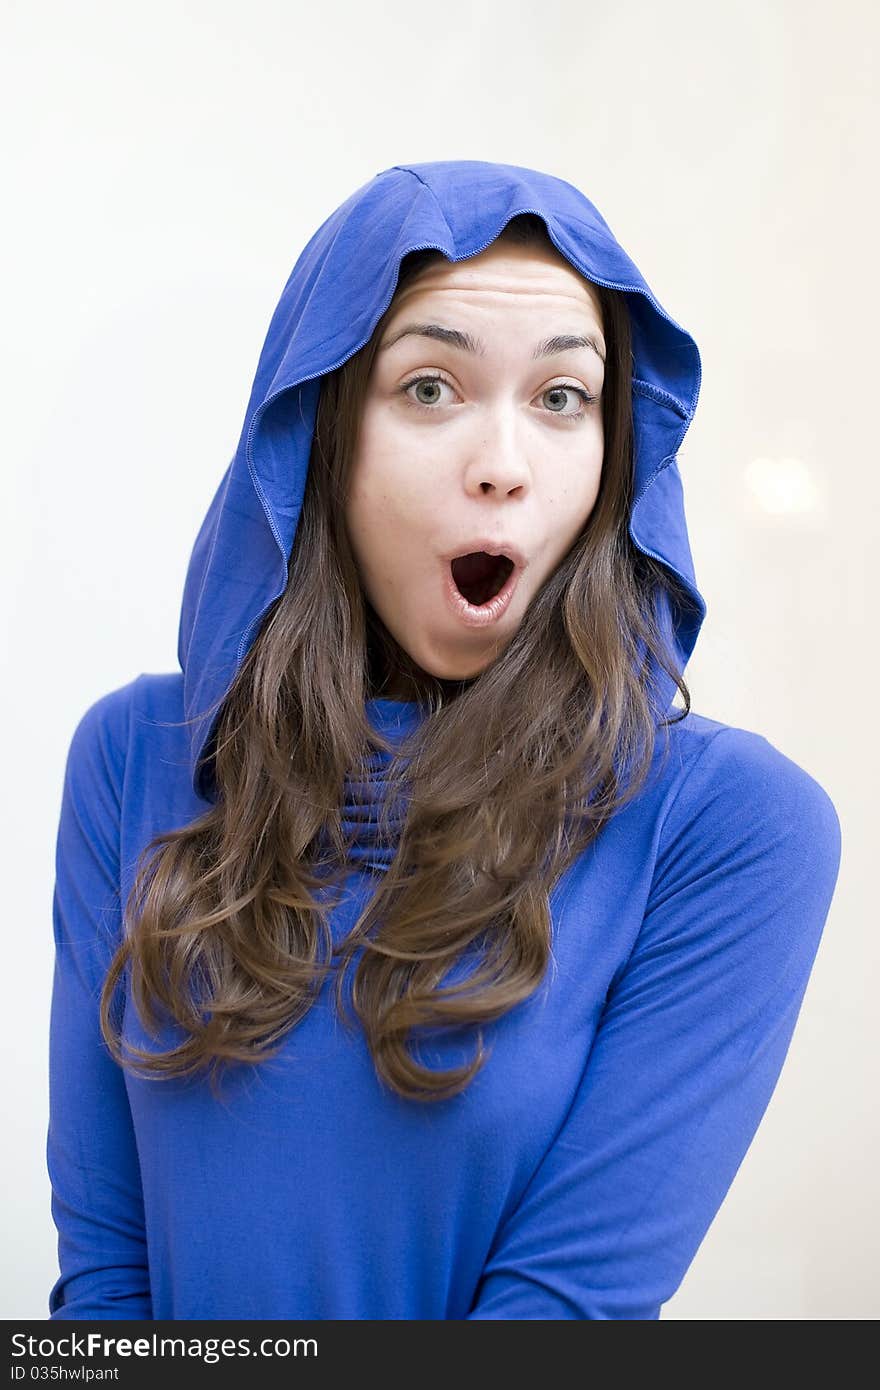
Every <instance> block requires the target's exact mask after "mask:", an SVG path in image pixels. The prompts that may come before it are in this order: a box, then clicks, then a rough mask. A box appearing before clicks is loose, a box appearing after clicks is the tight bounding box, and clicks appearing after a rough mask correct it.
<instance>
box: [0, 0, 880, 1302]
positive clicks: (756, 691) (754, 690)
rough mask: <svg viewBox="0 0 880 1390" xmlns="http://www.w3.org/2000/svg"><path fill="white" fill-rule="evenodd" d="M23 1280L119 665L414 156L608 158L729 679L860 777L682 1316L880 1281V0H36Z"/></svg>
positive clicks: (10, 1203)
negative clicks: (804, 982) (353, 245)
mask: <svg viewBox="0 0 880 1390" xmlns="http://www.w3.org/2000/svg"><path fill="white" fill-rule="evenodd" d="M0 15H2V35H0V40H2V42H0V49H2V51H3V54H4V56H3V59H2V71H0V102H2V117H3V120H2V130H3V151H2V155H3V166H4V172H3V174H2V184H3V193H4V203H5V208H6V210H5V213H4V215H3V219H2V223H0V227H2V237H3V242H4V247H3V261H2V267H3V288H4V294H3V299H4V308H3V315H2V321H3V329H2V353H3V359H2V378H0V379H2V382H3V386H4V389H5V392H6V398H5V402H4V408H3V415H2V419H3V440H2V450H0V468H2V497H3V506H2V509H0V516H2V548H0V564H2V567H3V571H2V575H0V580H2V595H3V603H2V605H0V611H2V615H3V621H4V624H5V634H4V637H5V640H4V641H3V644H2V652H3V660H4V679H3V681H2V684H0V699H2V702H3V709H2V711H0V713H2V730H3V763H4V797H3V813H4V818H5V825H4V827H3V835H2V844H3V849H4V854H5V855H6V856H8V858H7V864H6V872H5V873H4V875H3V884H4V889H5V893H4V897H5V902H4V913H3V957H4V960H5V967H6V969H5V987H4V990H3V1000H4V1019H3V1023H4V1027H3V1035H4V1038H5V1045H6V1062H5V1065H4V1067H3V1085H4V1091H5V1095H4V1098H3V1099H4V1109H5V1114H6V1133H5V1134H4V1142H3V1144H2V1165H3V1170H4V1171H3V1174H2V1176H3V1179H4V1182H3V1186H4V1190H5V1194H6V1196H5V1198H4V1203H5V1210H4V1212H3V1226H4V1230H5V1231H6V1232H7V1239H6V1240H4V1242H3V1245H4V1254H3V1257H2V1273H0V1317H3V1318H6V1319H15V1318H44V1317H47V1296H48V1290H49V1288H50V1286H51V1284H52V1282H53V1281H54V1279H55V1276H56V1265H55V1229H54V1226H53V1225H52V1222H51V1217H50V1211H49V1185H48V1177H47V1175H46V1169H45V1134H46V1122H47V1104H48V1099H47V1047H48V1013H49V1000H50V991H51V971H52V958H53V940H52V928H51V897H52V886H53V876H54V844H55V834H56V827H57V816H58V811H59V808H60V795H61V781H62V775H63V767H64V760H65V756H66V752H67V747H68V744H69V740H70V736H71V734H72V731H73V729H74V727H75V724H76V722H77V721H78V719H79V717H80V716H81V715H82V713H83V712H84V710H85V709H86V707H87V706H88V705H90V704H91V703H92V702H93V701H94V700H95V699H97V698H98V697H99V696H100V695H102V694H103V693H105V692H106V691H108V690H110V689H113V688H116V687H118V686H120V685H122V684H124V683H126V682H127V681H129V680H131V679H133V678H134V677H135V676H137V675H138V674H139V673H140V672H142V671H171V670H175V669H177V655H176V650H177V625H178V617H179V607H180V599H181V594H182V588H183V580H184V575H185V572H186V567H187V563H188V560H189V554H190V550H191V547H192V544H193V541H194V539H195V536H196V532H197V530H198V527H199V524H200V522H201V520H202V517H203V515H204V512H205V510H206V508H207V506H208V503H209V502H210V500H211V497H212V496H213V492H214V489H215V487H216V484H217V482H218V481H219V478H220V476H221V474H222V472H223V470H224V469H225V467H226V464H227V462H228V460H229V458H230V457H231V455H232V453H233V451H234V449H235V446H236V444H237V441H238V436H239V431H240V429H241V424H242V420H243V417H244V410H245V407H246V404H247V399H248V395H249V391H250V387H251V382H252V380H253V374H254V371H255V369H256V364H257V360H258V357H259V352H260V348H261V346H262V343H263V338H264V336H265V332H266V329H267V327H268V324H269V319H270V317H271V313H272V310H273V309H274V307H275V304H276V302H277V300H278V298H279V295H280V293H281V290H282V288H283V285H284V283H285V281H286V279H287V277H288V275H289V273H290V270H291V268H292V267H293V264H294V262H295V260H296V257H297V256H298V254H299V252H300V250H301V249H302V246H303V245H304V243H305V242H306V240H307V239H308V238H309V237H310V236H311V234H312V232H313V231H314V230H315V229H316V228H317V227H318V225H319V224H320V223H321V222H322V221H323V220H324V218H325V217H327V216H328V215H329V213H330V212H331V211H332V210H333V209H334V208H335V207H336V206H338V204H339V203H341V202H342V201H343V200H344V199H345V198H346V197H348V195H349V194H350V193H351V192H353V191H354V189H355V188H357V187H359V186H360V185H361V184H362V183H364V182H365V181H367V180H368V179H370V178H371V177H372V176H373V175H374V174H375V173H377V172H379V170H381V169H383V168H386V167H387V166H389V165H391V164H397V163H408V162H421V161H425V160H432V159H487V160H499V161H503V162H507V163H513V164H521V165H526V166H530V167H533V168H538V169H543V170H544V171H546V172H548V173H553V174H556V175H559V176H561V177H562V178H565V179H568V180H569V181H570V182H572V183H574V184H575V185H576V186H577V187H579V188H580V189H582V191H583V192H584V193H586V195H587V196H588V197H589V198H590V199H592V201H593V202H594V203H596V205H597V206H598V208H599V209H600V211H601V212H602V213H603V215H604V216H605V217H606V219H607V220H608V222H609V223H610V225H611V227H612V230H613V231H614V232H615V234H616V236H617V237H618V238H619V240H620V241H621V243H622V244H623V246H624V247H625V248H626V249H627V251H628V252H629V254H630V255H631V256H632V258H633V259H634V260H635V262H636V264H637V265H638V266H639V268H640V270H641V271H642V273H643V274H644V275H645V277H646V279H647V281H648V283H649V284H650V285H651V287H652V289H653V290H654V292H655V293H656V295H657V296H658V298H659V300H660V302H661V304H663V306H664V307H665V308H666V309H667V310H668V312H669V313H670V314H671V315H672V317H673V318H675V319H676V320H677V321H678V322H679V323H681V324H682V325H683V326H684V327H686V328H687V329H688V330H689V331H690V332H691V333H692V334H693V336H694V337H695V338H696V341H697V343H698V345H699V347H700V351H701V355H702V361H703V386H702V393H701V399H700V403H699V406H698V410H697V415H696V418H695V421H694V423H693V425H692V426H691V428H690V431H689V433H688V436H687V440H686V443H685V447H684V449H683V451H682V455H681V465H682V474H683V478H684V485H685V498H686V504H687V510H688V521H689V529H690V535H691V541H692V547H693V552H694V560H695V566H696V574H697V583H698V587H699V588H700V589H701V591H702V593H703V594H704V596H705V597H706V599H707V602H708V617H707V620H706V623H705V625H704V628H703V633H702V636H701V638H700V641H699V643H698V646H697V649H696V652H695V655H694V657H693V658H692V661H691V663H690V665H689V666H688V668H687V673H686V677H687V680H688V683H689V685H690V688H691V692H692V697H693V707H694V709H695V710H697V711H698V712H699V713H702V714H706V715H709V716H710V717H711V718H713V719H718V720H721V721H724V722H726V723H730V724H735V725H739V726H740V727H743V728H747V729H753V730H755V731H757V732H759V733H762V734H764V735H765V736H766V737H767V738H769V739H770V741H771V742H772V743H774V744H775V745H776V746H777V747H778V748H780V749H781V750H782V751H783V752H784V753H786V754H787V755H788V756H789V757H790V758H792V759H794V761H795V762H797V763H799V764H800V765H801V766H802V767H804V768H805V769H806V770H807V771H809V772H810V773H811V774H812V775H813V776H814V777H815V778H816V779H817V780H818V781H819V782H820V783H821V784H822V785H823V786H824V787H825V788H826V790H827V791H828V792H829V794H830V795H831V797H832V799H833V800H834V803H835V805H836V807H837V809H838V813H839V815H840V818H841V821H842V825H843V840H844V845H843V863H842V867H841V875H840V881H839V885H838V889H837V894H836V897H835V900H834V903H833V905H832V909H831V914H830V916H829V919H828V923H827V926H826V929H825V935H824V938H823V942H822V946H821V948H820V952H819V955H818V958H817V961H816V965H815V967H814V971H813V976H812V979H811V982H810V985H809V988H808V991H807V996H806V999H805V1003H804V1006H803V1009H802V1012H801V1018H800V1022H799V1024H798V1028H797V1031H796V1033H795V1037H794V1041H793V1043H792V1047H791V1050H790V1052H789V1056H788V1061H787V1063H786V1066H785V1068H784V1071H783V1073H782V1077H781V1079H780V1082H779V1085H778V1087H777V1090H776V1093H775V1095H774V1097H773V1099H772V1101H771V1103H770V1107H769V1109H768V1111H767V1114H766V1117H765V1119H764V1122H763V1124H762V1126H761V1128H760V1129H759V1131H758V1135H757V1137H756V1139H755V1141H754V1143H753V1145H752V1147H751V1149H750V1151H749V1153H748V1155H747V1156H746V1159H745V1161H744V1163H743V1165H742V1167H741V1169H740V1171H739V1173H738V1175H737V1177H736V1179H735V1181H734V1184H733V1187H732V1188H731V1190H730V1193H729V1195H728V1197H727V1199H726V1201H725V1203H724V1205H723V1207H722V1209H721V1211H720V1213H719V1215H718V1217H717V1218H716V1220H715V1222H714V1224H713V1226H712V1228H711V1230H710V1232H709V1234H708V1235H707V1237H706V1239H705V1241H704V1242H703V1245H702V1246H701V1248H700V1250H699V1252H698V1254H697V1257H696V1259H695V1261H694V1263H693V1265H692V1266H691V1269H690V1270H689V1272H688V1274H687V1276H686V1278H685V1280H684V1282H683V1284H682V1286H681V1288H680V1290H679V1291H678V1293H677V1294H676V1295H675V1296H674V1297H673V1299H672V1300H671V1301H670V1302H669V1303H668V1304H667V1305H666V1306H665V1308H664V1310H663V1314H662V1316H663V1317H664V1318H680V1319H872V1318H876V1317H877V1315H878V1311H880V1306H878V1305H880V1295H878V1285H877V1278H876V1270H877V1255H878V1238H877V1237H878V1215H877V1214H878V1210H880V1204H878V1191H877V1187H878V1183H877V1174H878V1169H880V1164H878V1152H877V1131H878V1123H877V1106H876V1094H877V1068H876V1055H877V1028H876V1017H877V1014H876V1006H875V999H876V994H877V983H876V982H877V978H878V970H877V966H878V960H877V956H878V950H877V936H878V934H877V930H876V928H877V908H876V892H875V882H874V879H875V871H876V867H877V851H876V848H875V838H876V830H877V815H876V809H875V808H876V795H877V792H876V788H877V779H878V771H880V767H878V758H877V742H878V737H877V723H878V717H877V689H878V662H877V637H878V624H877V617H876V614H877V599H878V594H877V586H876V581H875V573H876V560H877V550H878V519H880V518H878V505H877V504H878V483H877V478H878V466H880V461H878V457H877V454H878V450H877V443H876V432H877V431H876V402H877V385H876V382H877V325H878V289H877V281H878V271H877V246H878V243H880V228H878V217H877V194H876V187H877V178H876V151H877V135H878V120H877V104H876V97H875V95H874V92H873V90H872V82H873V81H874V79H875V77H876V73H877V70H878V27H880V21H878V10H877V7H876V6H875V5H874V4H871V3H867V0H866V3H864V4H860V3H856V2H855V0H842V3H841V2H840V0H839V2H838V3H836V4H834V5H833V6H830V7H829V6H827V5H825V4H819V3H813V0H810V2H809V3H801V2H800V0H789V3H784V2H783V0H775V3H773V2H771V3H767V0H750V2H749V3H738V4H733V3H729V4H719V5H706V4H704V3H698V0H693V3H684V2H683V0H668V3H665V4H663V5H657V4H656V3H655V2H654V0H644V3H638V2H637V0H624V3H617V4H607V3H603V4H602V5H592V4H589V3H585V0H557V3H556V4H554V5H552V6H541V5H535V4H534V3H532V0H528V2H526V0H503V3H490V4H482V5H481V4H474V3H473V0H471V3H467V4H465V3H459V0H445V3H443V4H438V5H419V6H416V5H413V4H412V3H405V4H404V3H399V0H391V3H384V4H383V5H381V6H377V7H374V6H363V5H359V4H356V3H346V4H342V3H336V4H333V3H324V4H320V5H300V4H294V3H281V0H274V2H273V0H250V3H248V4H247V5H244V4H242V3H241V0H235V3H232V2H231V0H152V3H151V4H150V5H149V6H146V5H134V4H131V3H128V4H127V3H110V2H109V0H107V2H105V3H95V0H80V2H79V3H77V4H67V3H63V2H62V0H48V2H47V3H33V2H29V3H11V0H4V3H3V5H2V10H0Z"/></svg>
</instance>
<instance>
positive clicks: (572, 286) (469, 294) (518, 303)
mask: <svg viewBox="0 0 880 1390" xmlns="http://www.w3.org/2000/svg"><path fill="white" fill-rule="evenodd" d="M453 299H454V300H455V303H456V305H457V306H458V305H459V304H460V305H462V306H463V307H467V306H468V305H469V304H471V305H473V307H474V308H476V309H478V310H479V309H487V310H491V309H496V310H498V311H500V312H504V311H505V309H507V310H508V311H513V312H516V311H520V310H524V311H527V312H529V313H534V312H537V311H541V310H546V312H547V313H548V314H552V313H554V312H555V313H557V314H558V312H559V311H560V310H564V311H566V312H567V313H570V314H572V315H575V316H577V318H578V320H579V322H581V323H588V324H589V325H590V326H593V327H596V326H598V327H599V328H601V327H602V312H601V307H600V303H599V297H598V294H597V292H596V288H595V286H593V285H591V284H590V282H589V281H588V280H586V279H585V278H584V277H583V276H582V275H581V274H580V273H579V272H578V271H577V270H575V268H574V267H573V266H572V265H570V264H569V262H568V261H567V260H566V259H565V257H564V256H563V255H561V254H560V253H559V252H558V251H556V250H555V248H550V247H548V248H544V247H540V246H538V247H534V246H529V247H523V246H517V245H515V244H514V245H508V244H505V243H503V242H497V241H496V242H493V243H492V245H491V246H489V247H487V248H486V250H485V251H481V252H480V253H479V255H477V256H471V257H469V258H468V259H467V260H464V261H447V260H446V258H445V257H442V258H438V260H437V261H435V262H434V263H433V264H431V265H430V266H428V267H426V269H424V270H422V271H421V272H420V273H419V274H418V275H417V276H416V277H415V278H414V279H413V280H412V281H410V282H409V284H407V285H405V286H404V288H403V289H402V290H401V291H400V292H399V294H398V295H397V296H396V298H395V301H394V304H393V308H392V313H391V315H389V319H388V324H389V326H391V325H392V324H394V323H396V321H397V316H398V309H400V310H401V311H402V310H404V309H406V310H410V309H412V308H413V306H414V305H415V304H416V302H418V303H419V305H420V306H423V305H427V303H428V301H431V300H433V301H435V302H436V303H437V304H438V306H442V305H443V303H444V302H446V303H450V302H451V301H452V300H453Z"/></svg>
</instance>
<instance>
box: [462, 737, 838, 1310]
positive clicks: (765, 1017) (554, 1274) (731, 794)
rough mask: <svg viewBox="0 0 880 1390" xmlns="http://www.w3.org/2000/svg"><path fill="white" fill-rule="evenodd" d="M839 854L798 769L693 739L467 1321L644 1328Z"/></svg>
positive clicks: (749, 1106)
mask: <svg viewBox="0 0 880 1390" xmlns="http://www.w3.org/2000/svg"><path fill="white" fill-rule="evenodd" d="M840 851H841V841H840V825H839V821H838V818H837V814H836V812H835V809H834V806H833V803H832V802H831V800H830V798H829V797H828V795H827V794H826V792H825V791H824V790H823V789H822V787H821V786H820V785H819V784H818V783H817V782H815V781H814V780H813V779H812V778H811V777H810V776H809V775H808V774H807V773H806V772H804V771H803V770H802V769H801V768H800V767H798V766H797V764H795V763H793V762H791V761H790V760H789V759H788V758H786V757H785V756H784V755H783V754H782V753H780V752H778V751H777V750H776V749H775V748H774V747H773V746H772V745H771V744H770V743H768V742H767V740H766V739H764V738H762V737H761V736H760V735H758V734H753V733H749V732H748V731H746V730H741V729H734V728H725V729H724V730H722V731H721V733H719V734H716V735H714V736H713V738H712V739H711V740H710V742H709V743H708V744H707V745H706V747H705V748H704V749H703V751H702V752H701V753H700V754H699V756H698V757H697V759H696V761H695V763H694V764H693V765H692V767H691V769H690V771H689V773H688V774H687V776H686V778H685V780H684V782H683V784H682V786H681V788H680V789H679V792H678V794H677V796H676V798H675V800H674V802H673V804H672V806H671V808H670V810H669V812H668V814H667V816H666V819H665V822H664V826H663V830H662V832H661V840H660V844H659V848H658V859H657V864H656V869H655V873H654V877H653V881H652V886H651V892H650V896H649V901H648V904H647V907H646V911H645V915H644V920H643V922H642V925H641V927H640V931H639V935H638V937H637V940H636V942H635V945H634V947H633V949H632V951H631V953H630V955H629V958H628V959H627V960H626V961H625V963H624V964H623V965H621V967H620V969H619V970H618V971H617V973H616V975H615V977H614V979H613V980H612V982H611V986H610V988H609V990H608V993H607V996H606V1000H605V1005H604V1009H603V1013H602V1016H601V1019H600V1023H599V1027H598V1030H597V1033H596V1037H595V1040H594V1044H593V1047H592V1049H591V1052H590V1055H589V1057H588V1059H587V1064H586V1066H585V1069H584V1072H583V1075H582V1078H581V1082H580V1085H579V1088H578V1090H577V1093H576V1095H575V1098H574V1100H573V1102H572V1104H571V1106H570V1108H569V1111H568V1113H567V1115H566V1118H565V1120H564V1122H563V1124H562V1126H561V1128H560V1130H559V1131H558V1133H557V1135H556V1138H555V1140H554V1142H553V1143H552V1145H551V1146H550V1148H549V1149H548V1151H547V1153H546V1154H545V1156H544V1158H543V1160H542V1162H541V1164H540V1165H539V1167H538V1168H537V1170H536V1171H535V1173H534V1174H533V1177H532V1179H531V1181H530V1183H529V1185H528V1186H527V1188H526V1189H525V1191H524V1193H523V1196H522V1198H521V1200H520V1202H519V1203H518V1205H517V1207H516V1209H515V1210H514V1211H513V1212H512V1213H511V1215H510V1216H509V1218H508V1219H507V1221H506V1222H505V1224H504V1225H503V1226H502V1227H501V1229H500V1230H499V1233H498V1236H497V1238H496V1240H495V1242H494V1243H493V1247H492V1249H491V1251H490V1253H489V1258H488V1260H487V1262H486V1265H485V1269H484V1272H483V1277H482V1279H481V1282H480V1285H479V1288H478V1290H477V1295H476V1298H475V1301H474V1304H473V1307H472V1308H471V1311H470V1312H469V1314H468V1317H469V1318H475V1319H476V1318H509V1319H527V1318H542V1319H571V1318H597V1319H598V1318H609V1319H610V1318H615V1319H629V1320H633V1319H655V1318H659V1316H660V1308H661V1305H662V1304H663V1303H664V1302H666V1300H668V1299H669V1298H671V1296H672V1294H673V1293H675V1291H676V1289H677V1288H678V1286H679V1284H680V1283H681V1280H682V1279H683V1277H684V1275H685V1273H686V1271H687V1269H688V1266H689V1265H690V1263H691V1261H692V1259H693V1257H694V1255H695V1254H696V1251H697V1249H698V1247H699V1245H700V1243H701V1241H702V1239H703V1237H704V1235H705V1234H706V1231H707V1230H708V1228H709V1226H710V1224H711V1222H712V1220H713V1218H714V1216H715V1214H716V1212H717V1211H718V1208H719V1207H720V1205H721V1203H722V1201H723V1199H724V1197H725V1195H726V1193H727V1191H728V1188H729V1187H730V1184H731V1182H732V1181H733V1178H734V1176H735V1174H736V1172H737V1169H738V1168H739V1165H740V1163H741V1162H742V1160H743V1158H744V1156H745V1154H746V1151H747V1149H748V1147H749V1145H750V1143H751V1141H752V1139H753V1137H754V1134H755V1131H756V1130H757V1128H758V1125H759V1123H760V1121H761V1118H762V1116H763V1114H764V1111H765V1109H766V1107H767V1104H768V1102H769V1100H770V1097H771V1095H772V1094H773V1090H774V1088H775V1086H776V1082H777V1080H778V1078H779V1074H780V1072H781V1070H782V1065H783V1062H784V1061H785V1056H786V1053H787V1050H788V1046H789V1043H790V1040H791V1036H792V1033H793V1031H794V1027H795V1023H796V1021H797V1016H798V1013H799V1010H800V1006H801V1002H802V999H803V996H804V992H805V990H806V987H807V981H808V979H809V975H810V971H811V969H812V965H813V960H814V957H815V955H816V952H817V949H818V947H819V942H820V939H821V935H822V930H823V927H824V923H825V919H826V916H827V913H828V908H829V905H830V903H831V898H832V895H833V892H834V887H835V884H836V880H837V873H838V868H839V863H840Z"/></svg>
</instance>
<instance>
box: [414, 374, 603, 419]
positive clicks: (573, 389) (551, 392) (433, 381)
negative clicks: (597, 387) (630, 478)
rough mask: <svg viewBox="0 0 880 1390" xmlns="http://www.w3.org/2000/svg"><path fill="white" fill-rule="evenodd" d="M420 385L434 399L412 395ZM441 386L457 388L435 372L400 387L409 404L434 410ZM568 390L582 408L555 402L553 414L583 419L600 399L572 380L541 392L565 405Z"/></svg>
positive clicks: (565, 417) (440, 403)
mask: <svg viewBox="0 0 880 1390" xmlns="http://www.w3.org/2000/svg"><path fill="white" fill-rule="evenodd" d="M420 386H427V387H429V388H431V389H432V391H433V399H432V400H430V401H424V400H416V399H415V397H413V396H411V395H410V392H411V390H412V389H413V387H420ZM441 386H448V387H449V389H450V391H452V390H454V389H455V388H454V387H453V385H452V383H451V382H449V381H447V380H446V378H445V377H442V376H440V375H439V374H437V373H436V372H435V373H431V374H422V375H421V376H414V377H411V378H410V380H409V381H405V382H404V383H403V385H402V386H401V387H399V388H398V389H399V390H400V392H401V394H402V395H403V397H404V399H405V400H406V402H407V404H408V405H414V406H415V407H416V408H417V409H419V410H434V409H435V408H436V407H437V406H438V405H442V404H443V402H442V400H440V399H439V394H440V387H441ZM566 392H570V393H571V394H572V395H575V396H579V397H580V399H581V402H582V405H581V409H580V410H564V409H557V408H556V406H555V404H554V405H553V406H551V407H550V409H549V412H548V413H549V414H551V415H560V416H562V418H563V419H564V420H582V419H583V418H584V416H585V415H586V413H587V409H588V407H589V406H591V405H593V404H594V403H595V402H596V401H597V400H598V399H599V398H598V396H592V395H590V392H589V391H585V390H584V388H583V387H582V386H575V385H574V384H573V383H572V382H570V381H567V382H563V383H562V384H561V385H557V386H548V387H547V388H546V390H544V391H542V392H541V395H542V396H551V397H556V398H557V400H561V401H562V405H563V406H564V404H565V393H566Z"/></svg>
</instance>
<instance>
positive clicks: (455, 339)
mask: <svg viewBox="0 0 880 1390" xmlns="http://www.w3.org/2000/svg"><path fill="white" fill-rule="evenodd" d="M410 336H415V337H422V338H431V339H433V340H434V341H437V342H441V343H445V344H446V345H447V347H452V348H456V349H457V350H458V351H460V352H469V353H471V354H473V355H474V356H477V357H486V356H487V355H488V349H487V348H486V344H485V343H484V342H483V341H482V340H481V339H480V338H475V337H474V336H473V334H471V333H468V332H466V331H465V330H463V329H460V328H450V327H447V326H446V325H444V324H439V323H408V324H405V325H404V327H403V328H400V329H398V331H397V332H396V333H393V334H392V336H391V337H390V338H387V339H386V340H385V342H384V343H382V344H381V346H380V347H379V349H378V350H379V352H384V351H385V350H386V349H387V348H390V347H393V346H394V345H395V343H398V342H400V340H401V339H402V338H406V337H410ZM581 350H587V351H591V352H594V353H595V354H596V356H597V357H598V358H599V360H600V361H601V362H602V364H603V365H604V363H605V356H604V354H603V352H602V350H601V348H600V347H599V341H598V337H597V335H595V334H593V333H556V334H553V335H552V336H551V337H549V338H543V339H542V340H541V341H540V342H539V343H536V344H535V346H534V348H533V349H532V360H533V361H537V360H538V359H539V358H542V357H552V356H554V355H555V354H558V353H561V352H574V351H581Z"/></svg>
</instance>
